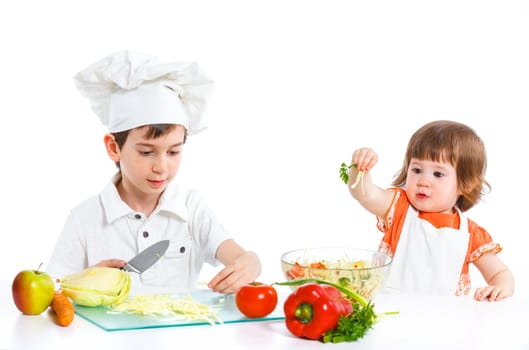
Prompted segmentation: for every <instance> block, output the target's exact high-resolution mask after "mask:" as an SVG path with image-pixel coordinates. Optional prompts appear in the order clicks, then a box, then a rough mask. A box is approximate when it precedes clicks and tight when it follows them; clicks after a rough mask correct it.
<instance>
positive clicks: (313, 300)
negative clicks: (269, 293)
mask: <svg viewBox="0 0 529 350" xmlns="http://www.w3.org/2000/svg"><path fill="white" fill-rule="evenodd" d="M352 311H353V306H352V304H351V302H350V301H349V300H348V299H346V298H345V297H344V296H343V295H342V293H341V292H340V291H339V290H338V289H336V288H335V287H333V286H331V285H326V284H318V283H307V284H304V285H301V286H299V287H298V288H297V289H296V290H295V291H294V292H292V294H290V295H289V296H288V298H287V299H286V300H285V304H284V312H285V323H286V326H287V328H288V330H289V331H290V332H291V333H292V334H294V335H295V336H298V337H303V338H308V339H321V337H322V336H323V334H324V333H326V332H328V331H330V330H331V329H334V328H336V326H337V325H338V321H339V319H340V316H344V317H345V316H347V315H349V314H350V313H351V312H352Z"/></svg>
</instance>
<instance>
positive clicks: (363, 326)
mask: <svg viewBox="0 0 529 350" xmlns="http://www.w3.org/2000/svg"><path fill="white" fill-rule="evenodd" d="M352 305H353V312H351V313H350V314H349V315H347V316H342V317H340V320H339V321H338V326H337V327H336V328H334V329H333V330H331V331H329V332H327V333H325V334H324V335H323V337H322V339H321V340H322V342H324V343H342V342H351V341H355V340H358V339H360V338H363V337H364V335H365V334H366V333H367V331H368V330H370V329H371V328H373V325H374V324H375V323H376V321H377V318H378V317H377V315H376V314H375V309H374V306H375V305H374V304H372V303H369V304H367V306H364V307H362V306H360V305H359V304H356V303H353V304H352Z"/></svg>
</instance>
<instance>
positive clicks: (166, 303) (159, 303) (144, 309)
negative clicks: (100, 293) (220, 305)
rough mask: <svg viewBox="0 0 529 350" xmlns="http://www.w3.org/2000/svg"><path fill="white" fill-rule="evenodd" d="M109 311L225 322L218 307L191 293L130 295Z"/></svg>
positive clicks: (213, 322)
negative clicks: (178, 295) (185, 294)
mask: <svg viewBox="0 0 529 350" xmlns="http://www.w3.org/2000/svg"><path fill="white" fill-rule="evenodd" d="M108 312H109V313H122V312H125V313H130V314H138V315H151V316H169V317H171V318H173V317H174V319H177V320H197V321H206V322H208V323H210V324H212V325H213V324H215V323H223V321H222V320H221V319H220V318H219V317H218V315H217V313H218V309H216V308H214V307H211V306H208V305H205V304H201V303H199V302H197V301H195V300H194V299H193V298H192V297H191V296H189V295H187V296H183V297H177V296H174V295H170V294H143V295H136V296H132V297H130V296H129V297H128V298H127V299H125V300H124V301H123V302H122V303H120V304H116V305H112V306H111V307H110V309H109V311H108Z"/></svg>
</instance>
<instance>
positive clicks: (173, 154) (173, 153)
mask: <svg viewBox="0 0 529 350" xmlns="http://www.w3.org/2000/svg"><path fill="white" fill-rule="evenodd" d="M178 153H180V151H169V155H171V156H176V155H177V154H178Z"/></svg>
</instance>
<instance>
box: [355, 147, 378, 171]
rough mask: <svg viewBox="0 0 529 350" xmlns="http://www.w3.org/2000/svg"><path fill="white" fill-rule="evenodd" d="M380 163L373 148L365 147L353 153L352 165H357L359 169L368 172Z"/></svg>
mask: <svg viewBox="0 0 529 350" xmlns="http://www.w3.org/2000/svg"><path fill="white" fill-rule="evenodd" d="M377 161H378V155H377V154H376V153H375V151H373V150H372V149H371V148H367V147H363V148H359V149H357V150H355V151H354V152H353V157H352V160H351V164H356V166H357V169H358V170H361V171H367V170H369V169H371V168H372V167H373V166H374V165H375V164H376V163H377Z"/></svg>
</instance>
